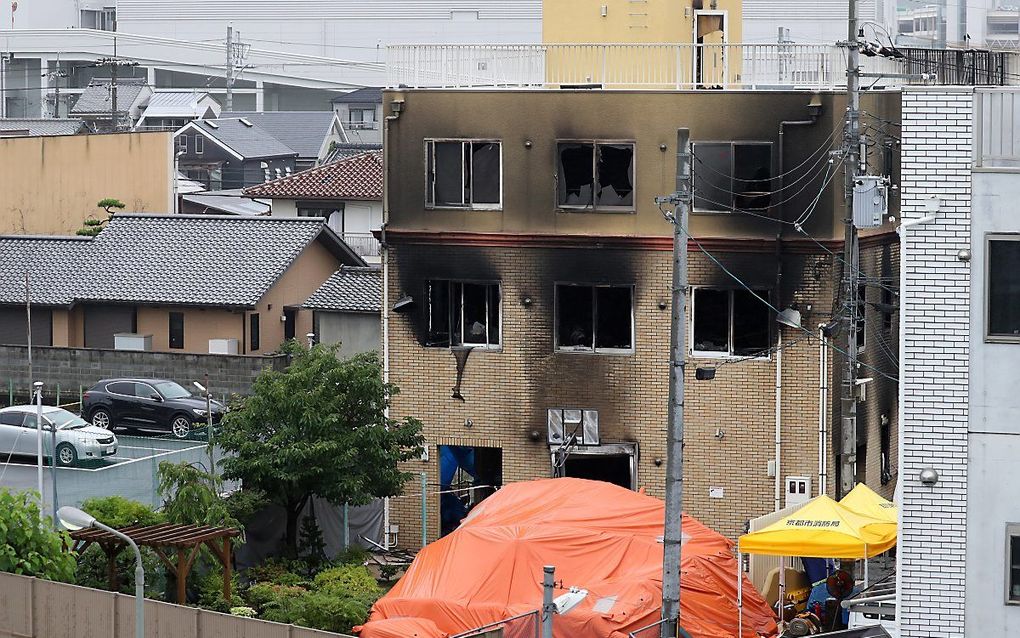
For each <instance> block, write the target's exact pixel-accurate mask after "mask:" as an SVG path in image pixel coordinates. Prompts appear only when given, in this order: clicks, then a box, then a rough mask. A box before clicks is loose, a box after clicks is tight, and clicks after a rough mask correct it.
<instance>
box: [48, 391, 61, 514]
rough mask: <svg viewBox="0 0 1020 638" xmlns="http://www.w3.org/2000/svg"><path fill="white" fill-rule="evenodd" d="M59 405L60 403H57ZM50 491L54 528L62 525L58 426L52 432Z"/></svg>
mask: <svg viewBox="0 0 1020 638" xmlns="http://www.w3.org/2000/svg"><path fill="white" fill-rule="evenodd" d="M57 405H58V406H59V405H60V402H59V401H57ZM50 443H51V447H50V488H51V489H50V491H51V492H52V493H53V526H54V527H58V526H59V525H60V523H59V522H58V521H57V509H58V508H59V507H60V505H59V504H58V503H57V428H56V426H54V427H53V429H52V430H50Z"/></svg>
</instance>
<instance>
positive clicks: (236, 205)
mask: <svg viewBox="0 0 1020 638" xmlns="http://www.w3.org/2000/svg"><path fill="white" fill-rule="evenodd" d="M270 207H271V200H268V199H256V198H253V197H248V196H246V195H245V194H244V191H242V190H241V189H238V188H234V189H231V190H226V191H199V192H192V193H187V194H184V195H181V207H180V212H181V213H184V214H186V215H249V216H252V215H269V211H270Z"/></svg>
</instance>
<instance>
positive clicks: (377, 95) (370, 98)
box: [332, 86, 382, 104]
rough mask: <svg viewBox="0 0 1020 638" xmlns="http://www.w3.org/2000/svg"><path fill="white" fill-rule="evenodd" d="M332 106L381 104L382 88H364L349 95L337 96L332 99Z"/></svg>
mask: <svg viewBox="0 0 1020 638" xmlns="http://www.w3.org/2000/svg"><path fill="white" fill-rule="evenodd" d="M332 102H333V104H382V88H380V87H378V86H366V87H365V88H363V89H357V90H356V91H351V92H350V93H344V94H343V95H338V96H336V97H335V98H333V99H332Z"/></svg>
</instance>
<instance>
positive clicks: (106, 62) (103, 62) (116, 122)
mask: <svg viewBox="0 0 1020 638" xmlns="http://www.w3.org/2000/svg"><path fill="white" fill-rule="evenodd" d="M89 66H91V67H94V68H105V67H109V68H110V129H111V130H112V131H114V132H116V131H119V130H120V115H119V113H118V112H117V69H118V68H120V67H122V66H138V63H137V62H135V61H133V60H121V59H120V58H119V57H118V56H117V38H116V37H114V38H113V57H112V58H100V59H99V60H96V61H95V62H94V63H92V64H91V65H89Z"/></svg>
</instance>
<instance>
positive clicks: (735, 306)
mask: <svg viewBox="0 0 1020 638" xmlns="http://www.w3.org/2000/svg"><path fill="white" fill-rule="evenodd" d="M759 297H760V298H759ZM768 298H769V292H768V291H767V290H755V291H754V293H753V294H752V293H751V292H750V291H748V290H743V289H738V290H727V289H713V288H695V289H694V308H693V311H694V319H693V321H694V331H693V332H694V335H693V343H692V348H691V349H692V350H693V351H694V352H695V353H712V354H713V355H714V354H716V353H718V354H719V355H721V356H729V355H732V356H737V357H750V356H756V355H759V354H762V353H764V352H765V351H767V350H768V348H769V338H770V337H769V335H770V334H771V333H770V330H771V322H772V309H771V308H769V306H768V305H767V304H765V303H763V302H762V299H764V300H766V301H767V300H768Z"/></svg>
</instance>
